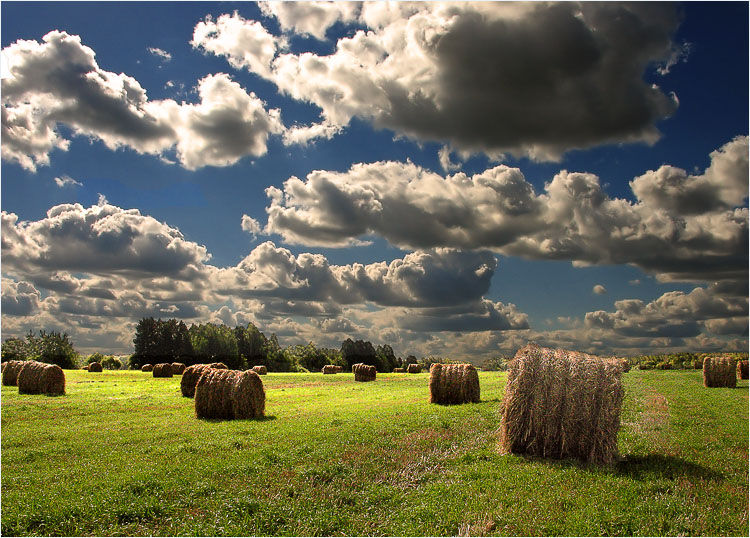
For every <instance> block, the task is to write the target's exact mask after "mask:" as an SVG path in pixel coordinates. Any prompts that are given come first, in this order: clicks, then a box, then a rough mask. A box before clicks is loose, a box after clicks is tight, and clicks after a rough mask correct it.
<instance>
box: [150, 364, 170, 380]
mask: <svg viewBox="0 0 750 538" xmlns="http://www.w3.org/2000/svg"><path fill="white" fill-rule="evenodd" d="M152 372H153V375H154V377H172V365H171V364H170V363H168V362H162V363H160V364H154V369H153V370H152Z"/></svg>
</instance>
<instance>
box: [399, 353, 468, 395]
mask: <svg viewBox="0 0 750 538" xmlns="http://www.w3.org/2000/svg"><path fill="white" fill-rule="evenodd" d="M410 366H411V365H410ZM407 373H408V370H407ZM429 387H430V403H436V404H462V403H479V374H478V373H477V369H476V368H475V367H474V365H472V364H437V363H436V364H433V365H432V366H431V367H430V381H429Z"/></svg>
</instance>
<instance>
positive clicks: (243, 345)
mask: <svg viewBox="0 0 750 538" xmlns="http://www.w3.org/2000/svg"><path fill="white" fill-rule="evenodd" d="M234 336H235V339H236V340H237V351H238V353H239V354H240V357H243V358H244V359H245V361H246V362H247V364H248V366H266V367H268V366H269V365H268V360H267V357H266V354H265V347H266V344H267V343H268V340H267V339H266V336H265V335H264V334H263V333H262V332H260V331H259V330H258V328H257V327H256V326H255V325H253V324H252V323H248V324H247V327H241V326H238V327H235V328H234Z"/></svg>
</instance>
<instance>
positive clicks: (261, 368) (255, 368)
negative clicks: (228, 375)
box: [253, 365, 268, 375]
mask: <svg viewBox="0 0 750 538" xmlns="http://www.w3.org/2000/svg"><path fill="white" fill-rule="evenodd" d="M253 372H255V373H256V374H258V375H266V374H267V373H268V368H266V367H265V366H263V365H260V366H253Z"/></svg>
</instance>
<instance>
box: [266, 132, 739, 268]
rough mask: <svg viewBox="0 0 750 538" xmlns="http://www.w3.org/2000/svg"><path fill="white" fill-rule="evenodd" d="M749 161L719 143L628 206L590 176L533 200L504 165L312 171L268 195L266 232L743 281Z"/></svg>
mask: <svg viewBox="0 0 750 538" xmlns="http://www.w3.org/2000/svg"><path fill="white" fill-rule="evenodd" d="M747 152H748V140H747V137H745V136H742V137H737V138H736V139H734V140H732V141H730V142H728V143H727V144H725V145H724V146H723V147H722V148H720V149H719V150H717V151H714V152H713V153H711V165H710V166H709V167H708V168H707V169H706V171H705V172H704V173H703V174H701V175H694V176H690V179H689V180H686V181H675V182H671V183H670V185H671V186H670V187H669V190H670V196H669V197H666V196H662V195H661V194H659V193H660V191H659V189H660V188H661V187H658V186H657V185H656V184H655V183H654V182H648V181H647V180H646V179H644V178H651V175H650V174H649V173H647V174H645V175H643V176H641V177H639V178H636V180H634V181H633V182H632V183H631V185H632V186H633V188H634V191H635V194H636V201H635V202H631V201H629V200H625V199H620V198H611V197H609V196H608V195H607V194H606V192H604V190H603V189H602V186H601V183H600V180H599V178H598V177H597V176H595V175H593V174H588V173H576V172H568V171H565V170H563V171H561V172H559V173H558V174H556V175H555V176H554V177H553V178H552V180H551V181H550V182H548V183H547V184H545V187H544V192H543V193H541V194H537V193H536V192H535V190H534V188H533V186H532V185H531V184H530V183H529V182H528V181H527V180H526V178H525V177H524V175H523V174H522V173H521V171H520V170H519V169H517V168H510V167H508V166H505V165H499V166H496V167H494V168H491V169H488V170H485V171H484V172H482V173H479V174H474V175H472V176H468V175H466V174H464V173H457V174H454V175H448V176H445V177H443V176H440V175H438V174H435V173H433V172H430V171H428V170H425V169H424V168H422V167H419V166H417V165H415V164H412V163H410V162H407V163H398V162H376V163H370V164H355V165H353V166H352V167H351V168H350V169H349V170H348V171H346V172H329V171H323V170H316V171H314V172H311V173H310V174H308V175H307V177H306V178H305V180H304V181H303V180H301V179H299V178H297V177H291V178H289V179H288V180H287V181H285V182H284V185H283V189H278V188H276V187H270V188H268V189H267V190H266V194H267V195H268V197H269V199H270V205H269V206H268V207H267V209H266V211H267V213H268V224H267V226H266V228H265V231H266V233H277V234H279V235H281V237H282V238H283V240H284V241H285V242H288V243H295V244H304V245H318V246H333V247H340V246H347V245H352V244H362V243H363V242H366V241H367V238H368V236H372V235H378V236H381V237H383V238H385V239H386V240H387V241H389V242H390V243H391V244H393V245H395V246H398V247H401V248H421V249H425V248H435V247H440V246H448V247H453V248H464V249H492V250H494V251H495V252H499V253H502V254H507V255H517V256H522V257H525V258H530V259H552V260H570V261H572V262H574V263H576V264H623V263H628V264H632V265H635V266H637V267H640V268H641V269H644V270H646V271H648V272H652V273H656V274H657V275H658V276H659V278H660V279H662V280H703V281H709V280H718V279H743V278H745V279H746V275H747V264H748V261H747V260H748V258H747V242H748V241H747V233H748V232H747V226H748V211H747V208H746V207H737V206H738V205H740V204H742V202H743V200H744V199H746V197H747V183H748V165H747ZM647 185H649V188H646V186H647ZM695 185H701V189H700V190H701V191H702V192H704V196H703V199H704V200H705V202H704V203H703V205H702V206H701V208H700V209H701V212H697V211H684V209H685V207H686V205H688V204H687V202H685V203H683V202H681V201H680V200H687V199H692V198H693V194H692V193H693V191H694V190H695ZM665 188H666V187H665ZM706 193H708V194H706ZM667 198H669V199H671V200H673V201H676V202H667V201H666V199H667Z"/></svg>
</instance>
